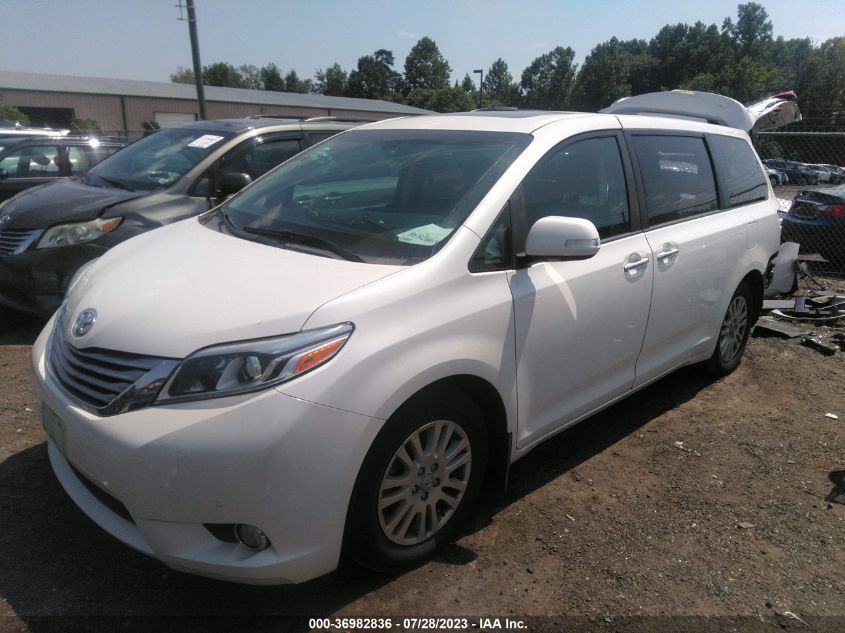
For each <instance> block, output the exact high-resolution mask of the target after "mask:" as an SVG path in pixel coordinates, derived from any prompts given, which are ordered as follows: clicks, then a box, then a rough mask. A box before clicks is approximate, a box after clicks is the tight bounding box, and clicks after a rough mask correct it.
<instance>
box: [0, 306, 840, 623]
mask: <svg viewBox="0 0 845 633" xmlns="http://www.w3.org/2000/svg"><path fill="white" fill-rule="evenodd" d="M0 323H2V327H1V328H0V385H2V387H0V597H2V601H0V630H3V631H5V630H11V631H27V630H29V631H70V630H73V631H83V630H97V631H113V630H121V631H125V630H129V629H132V628H135V629H138V628H147V629H149V630H165V629H167V630H176V629H178V630H186V629H187V628H191V627H189V626H188V625H189V624H196V623H197V622H199V626H200V627H201V628H202V630H211V629H216V628H221V629H224V630H231V631H253V630H259V629H260V630H274V631H275V630H290V629H293V630H303V629H306V628H307V625H308V618H311V617H315V616H392V617H393V618H401V617H403V616H432V615H443V616H458V615H464V616H490V617H494V616H498V617H500V618H502V617H505V616H510V617H517V618H523V619H524V618H529V619H528V620H526V623H527V625H528V626H529V627H530V628H531V629H534V630H554V631H561V630H602V631H655V630H661V631H663V630H666V631H669V630H672V631H682V630H684V631H690V630H708V631H710V630H712V631H723V630H740V631H748V630H770V629H772V630H777V629H779V628H786V629H794V630H824V631H840V632H841V631H845V480H843V478H845V355H843V354H842V353H839V354H836V355H835V356H833V357H825V356H822V355H821V354H819V353H818V352H816V351H814V350H811V349H808V348H806V347H801V346H799V345H798V343H797V341H796V340H794V339H793V340H789V341H787V340H781V339H775V338H756V337H755V338H753V339H752V340H751V341H750V344H749V348H748V351H747V353H746V357H745V359H744V361H743V363H742V364H741V366H740V368H739V369H738V370H737V371H736V372H735V373H734V374H733V375H731V376H729V377H727V378H725V379H722V380H717V381H713V380H712V379H710V378H706V377H704V376H703V375H701V374H700V373H698V372H697V371H696V370H695V369H692V368H691V369H686V370H683V371H680V372H678V373H676V374H675V375H673V376H671V377H669V378H667V379H664V380H662V381H661V382H659V383H658V384H655V385H653V386H652V387H650V388H648V389H647V390H645V391H643V392H641V393H639V394H637V395H635V396H633V397H632V398H630V399H628V400H627V401H625V402H623V403H621V404H619V405H617V406H614V407H613V408H611V409H609V410H607V411H605V412H604V413H602V414H600V415H598V416H596V417H595V418H593V419H591V420H589V421H587V422H585V423H583V424H581V425H580V426H578V427H576V428H574V429H572V430H570V431H567V432H566V433H564V434H562V435H560V436H558V437H557V438H555V439H554V440H552V441H550V442H547V443H546V444H545V445H543V446H541V447H540V448H538V449H537V450H536V451H534V452H533V453H532V454H531V455H529V456H528V457H526V458H525V459H524V460H522V461H520V462H519V463H517V464H516V465H515V466H514V468H513V469H512V471H511V476H510V486H509V488H508V489H507V490H506V491H501V490H500V489H496V488H492V487H489V488H488V489H487V490H486V491H485V493H484V495H483V499H482V501H481V503H480V507H478V508H477V510H476V512H475V514H474V520H473V522H472V524H471V525H470V526H469V528H468V529H467V530H466V532H465V533H464V535H463V536H462V537H461V538H460V539H459V540H458V541H457V542H456V543H455V544H454V545H452V546H450V547H449V548H448V549H447V550H446V551H445V552H443V553H442V554H441V555H440V556H439V557H438V559H437V560H435V561H433V562H430V563H428V564H426V565H424V566H422V567H420V568H418V569H415V570H413V571H410V572H408V573H405V574H403V575H400V576H398V577H385V576H380V575H377V574H374V573H371V572H369V571H366V570H363V569H361V568H359V567H357V566H355V565H354V564H352V563H344V564H343V565H342V567H341V569H340V570H339V571H337V572H335V573H333V574H330V575H329V576H327V577H324V578H321V579H319V580H316V581H313V582H311V583H308V584H306V585H303V586H297V587H248V586H238V585H230V584H226V583H222V582H216V581H211V580H206V579H202V578H198V577H193V576H188V575H184V574H181V573H177V572H173V571H170V570H169V569H167V568H165V567H164V566H163V565H161V564H160V563H158V562H156V561H154V560H152V559H148V558H146V557H145V556H143V555H141V554H137V553H135V552H133V551H131V550H130V549H129V548H127V547H125V546H123V545H121V544H120V543H118V542H117V541H115V540H113V539H112V538H111V537H109V536H107V535H106V534H105V533H104V532H102V531H101V530H100V529H99V528H98V527H96V526H95V525H94V524H93V523H91V522H90V521H89V520H88V519H87V518H86V517H85V516H84V515H83V514H82V512H80V511H79V510H78V509H77V508H76V507H75V506H74V505H73V503H72V502H71V501H70V500H69V499H68V498H67V497H66V496H65V494H64V492H63V491H62V490H61V488H60V487H59V485H58V483H57V482H56V480H55V478H54V477H53V475H52V473H51V471H50V468H49V464H48V461H47V455H46V450H45V443H44V441H45V436H44V433H43V432H42V430H41V428H40V425H39V422H38V419H37V413H36V410H37V406H36V403H35V402H34V401H33V399H32V393H31V390H30V386H29V377H28V373H29V369H28V353H29V344H30V343H31V342H32V340H33V338H34V336H35V334H36V332H37V330H38V329H39V324H37V323H33V322H32V321H31V320H30V319H28V318H25V317H18V316H15V315H12V314H10V313H8V312H0ZM827 413H834V414H836V415H838V419H833V418H831V417H826V414H827ZM837 482H838V483H837ZM837 486H838V487H837ZM790 614H791V615H790ZM141 616H155V617H154V618H153V619H149V618H144V617H141ZM158 616H188V617H187V618H186V617H182V618H180V619H177V620H175V622H176V626H173V627H171V626H170V624H172V623H173V622H174V620H172V619H171V618H170V617H168V618H159V617H158ZM197 616H214V617H213V618H201V619H199V620H197V619H196V617H197ZM246 616H250V617H249V619H244V618H245V617H246ZM255 616H261V617H260V618H258V619H256V617H255ZM279 616H296V619H294V620H289V619H287V618H282V617H279ZM682 616H683V617H682ZM705 616H706V617H705ZM471 622H472V623H475V624H478V623H479V621H478V619H477V617H473V618H471ZM805 622H806V623H807V625H805V624H804V623H805ZM481 624H482V627H481V628H487V629H488V630H489V629H490V628H492V627H490V626H487V627H485V626H483V624H484V623H481ZM395 626H396V624H395V623H394V627H395ZM195 628H196V627H195Z"/></svg>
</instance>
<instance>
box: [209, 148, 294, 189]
mask: <svg viewBox="0 0 845 633" xmlns="http://www.w3.org/2000/svg"><path fill="white" fill-rule="evenodd" d="M298 153H299V141H298V140H296V139H279V140H275V141H274V140H269V141H262V140H261V139H256V141H255V142H254V143H250V144H249V146H248V147H247V148H246V149H242V150H240V151H238V150H235V151H234V152H232V153H231V154H230V155H228V156H224V157H223V160H222V161H221V163H220V173H227V172H235V173H239V174H248V175H249V176H250V178H252V179H253V180H256V179H258V178H260V177H261V176H263V175H264V174H266V173H267V172H268V171H270V170H271V169H273V167H275V166H276V165H280V164H282V163H283V162H285V161H286V160H287V159H288V158H290V157H291V156H294V155H296V154H298Z"/></svg>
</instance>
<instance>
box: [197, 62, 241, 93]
mask: <svg viewBox="0 0 845 633" xmlns="http://www.w3.org/2000/svg"><path fill="white" fill-rule="evenodd" d="M202 82H203V83H204V84H205V85H206V86H225V87H227V88H243V87H244V80H243V77H241V74H240V73H239V72H238V69H237V68H235V67H234V66H232V64H230V63H228V62H215V63H214V64H211V65H209V66H203V68H202Z"/></svg>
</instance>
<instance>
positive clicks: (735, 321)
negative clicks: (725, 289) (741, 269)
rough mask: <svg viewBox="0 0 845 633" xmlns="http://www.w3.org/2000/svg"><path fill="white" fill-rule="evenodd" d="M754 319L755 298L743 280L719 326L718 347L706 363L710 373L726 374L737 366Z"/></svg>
mask: <svg viewBox="0 0 845 633" xmlns="http://www.w3.org/2000/svg"><path fill="white" fill-rule="evenodd" d="M753 319H754V299H753V297H752V296H751V288H749V286H748V284H747V283H746V282H744V281H743V282H742V283H741V284H739V287H738V288H737V289H736V291H735V292H734V294H733V297H731V301H730V303H729V304H728V309H727V311H726V312H725V317H724V319H723V320H722V326H721V328H719V339H718V341H717V342H716V349H715V350H714V352H713V356H711V357H710V360H708V361H707V363H706V365H705V366H706V368H707V370H708V371H710V373H712V374H714V375H716V376H725V375H727V374H729V373H731V372H732V371H733V370H734V369H736V368H737V366H738V365H739V361H740V359H741V358H742V353H743V352H744V351H745V345H746V344H747V343H748V336H749V334H750V333H751V327H752V326H753V325H754V321H753Z"/></svg>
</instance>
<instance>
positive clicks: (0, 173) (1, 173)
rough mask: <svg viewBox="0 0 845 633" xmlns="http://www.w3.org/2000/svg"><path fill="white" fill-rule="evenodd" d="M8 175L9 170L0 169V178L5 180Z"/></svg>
mask: <svg viewBox="0 0 845 633" xmlns="http://www.w3.org/2000/svg"><path fill="white" fill-rule="evenodd" d="M8 177H9V172H7V171H6V170H5V169H0V180H5V179H6V178H8Z"/></svg>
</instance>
